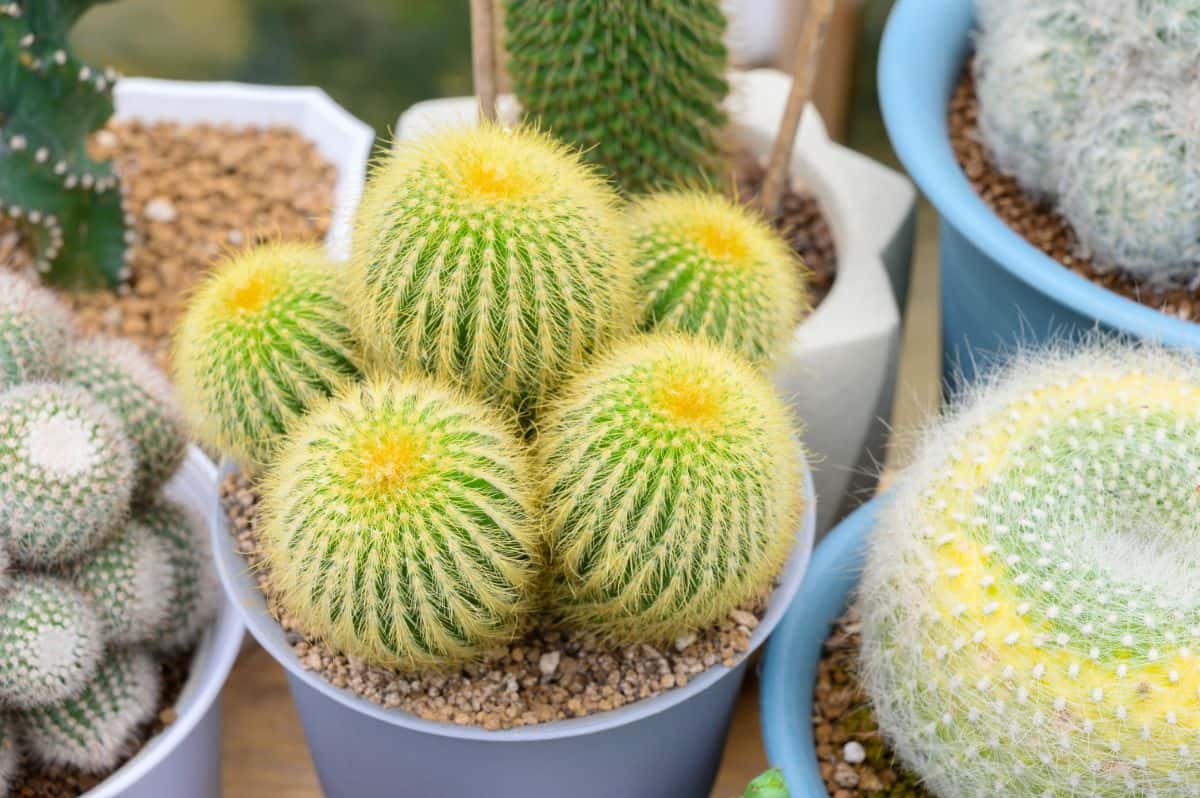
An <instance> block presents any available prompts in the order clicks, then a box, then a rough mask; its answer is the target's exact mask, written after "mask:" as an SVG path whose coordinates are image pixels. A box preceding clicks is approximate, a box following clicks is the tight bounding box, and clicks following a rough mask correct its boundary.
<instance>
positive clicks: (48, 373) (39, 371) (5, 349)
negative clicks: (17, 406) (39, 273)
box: [0, 268, 74, 391]
mask: <svg viewBox="0 0 1200 798" xmlns="http://www.w3.org/2000/svg"><path fill="white" fill-rule="evenodd" d="M73 334H74V328H73V325H72V323H71V317H70V315H69V314H68V313H67V310H66V308H64V307H63V306H62V305H61V304H59V302H58V300H57V299H55V298H54V296H53V295H52V294H51V293H50V292H49V291H46V290H45V289H43V288H39V287H38V286H36V285H34V284H33V283H32V282H30V281H29V280H26V279H25V278H23V277H18V276H17V275H15V274H13V273H12V272H10V271H7V270H6V269H3V268H0V391H3V390H6V389H8V388H12V387H15V386H17V385H20V384H22V383H25V382H34V381H39V380H49V379H54V378H56V377H57V376H58V369H59V366H60V365H61V363H62V356H63V353H64V352H66V351H67V349H68V348H69V346H70V341H71V337H72V336H73Z"/></svg>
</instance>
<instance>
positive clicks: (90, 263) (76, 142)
mask: <svg viewBox="0 0 1200 798" xmlns="http://www.w3.org/2000/svg"><path fill="white" fill-rule="evenodd" d="M95 2H96V0H69V1H68V0H17V1H16V2H13V0H9V2H7V3H0V208H7V212H8V215H9V216H10V217H11V218H13V219H18V220H21V221H22V222H24V223H27V226H28V228H29V230H30V232H31V234H32V236H33V239H34V241H35V243H36V245H37V249H38V267H39V269H40V270H42V271H44V272H46V276H47V278H48V279H50V280H51V281H53V282H55V283H57V284H59V285H63V286H68V287H86V288H96V287H101V286H109V287H113V286H116V285H118V284H119V283H120V282H121V281H123V280H125V279H127V278H128V276H129V271H128V267H127V265H126V264H127V257H128V256H127V252H126V229H125V213H124V211H123V210H122V207H121V204H122V197H121V190H120V187H119V186H118V185H117V178H116V176H115V175H114V174H113V170H112V165H111V164H109V163H107V162H99V161H96V160H93V159H92V157H91V156H90V155H89V154H88V149H87V137H88V134H90V133H91V132H93V131H95V130H97V129H99V128H100V127H102V126H103V125H104V123H105V122H106V121H107V120H108V118H109V117H110V116H112V112H113V103H112V89H113V83H114V81H115V80H116V74H115V73H114V72H112V71H111V70H109V71H105V72H101V71H99V70H95V69H93V68H91V67H89V66H88V65H87V64H84V63H83V62H81V61H80V60H79V59H77V58H76V57H75V56H73V55H71V53H70V52H69V50H68V49H67V36H68V31H69V30H70V28H71V26H72V24H74V22H75V20H76V19H77V18H78V16H79V15H80V14H82V13H83V12H84V11H85V10H86V9H87V8H88V7H89V6H91V5H94V4H95Z"/></svg>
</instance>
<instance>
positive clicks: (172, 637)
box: [134, 498, 217, 651]
mask: <svg viewBox="0 0 1200 798" xmlns="http://www.w3.org/2000/svg"><path fill="white" fill-rule="evenodd" d="M134 524H136V525H138V526H141V527H143V528H145V529H146V530H147V531H148V532H149V533H150V535H151V537H152V538H153V539H155V540H156V541H157V542H158V544H159V545H160V546H162V547H163V548H164V549H165V551H166V555H167V562H168V572H167V574H166V579H165V583H164V585H163V586H160V588H159V591H160V592H161V593H162V594H163V596H164V597H165V603H166V608H167V612H166V623H164V624H160V626H159V627H158V628H157V629H156V630H155V631H154V639H153V641H152V642H153V644H154V646H155V647H156V648H159V649H161V650H166V651H170V650H175V649H180V648H183V647H184V646H187V645H189V644H190V643H192V642H193V641H194V640H195V639H196V637H197V636H198V635H199V634H200V631H201V630H202V629H203V627H204V625H205V624H207V623H208V622H209V620H211V618H212V616H213V614H214V613H215V612H216V609H217V607H216V603H217V602H216V598H217V584H216V574H214V573H213V569H212V560H211V559H210V558H209V556H208V549H207V547H206V546H205V545H204V541H203V540H202V537H201V536H202V534H203V532H202V529H203V527H202V526H201V522H200V519H198V518H197V517H196V516H195V514H194V513H192V512H191V511H190V510H189V509H188V508H187V507H184V506H183V505H181V504H176V503H175V502H172V501H169V500H167V499H162V498H160V499H158V500H157V501H155V502H153V503H152V504H150V505H149V506H147V507H145V508H144V509H142V510H141V511H139V512H138V514H137V515H136V516H135V517H134Z"/></svg>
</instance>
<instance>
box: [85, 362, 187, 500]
mask: <svg viewBox="0 0 1200 798" xmlns="http://www.w3.org/2000/svg"><path fill="white" fill-rule="evenodd" d="M63 376H64V379H65V380H66V381H67V382H72V383H75V384H76V385H79V386H81V387H83V388H85V389H86V390H87V391H88V392H89V393H90V394H91V395H92V396H94V397H95V398H96V399H97V400H98V401H100V402H101V403H103V404H104V405H105V406H107V407H108V408H109V409H110V410H112V411H113V413H115V414H116V416H117V417H118V418H119V419H120V420H121V423H122V426H123V427H124V429H125V432H126V433H127V434H128V435H129V438H130V440H131V442H132V443H133V447H134V452H135V456H136V458H137V464H138V476H137V489H136V495H137V498H138V499H139V500H144V499H146V498H148V497H149V496H151V495H153V494H154V493H156V492H157V491H158V490H159V489H160V488H161V487H162V486H163V485H164V484H165V483H166V481H167V480H168V479H170V478H171V475H172V474H174V473H175V471H176V470H177V469H178V468H179V465H180V464H181V463H182V462H183V457H184V455H185V454H186V453H187V432H186V431H185V430H184V426H183V417H182V411H181V410H180V409H179V407H178V403H177V401H176V398H175V392H174V389H172V387H171V384H170V382H168V381H167V378H166V376H165V375H164V374H163V373H162V372H161V371H159V370H158V369H157V368H156V367H155V366H154V365H153V364H152V363H151V362H150V361H149V359H148V358H146V356H145V355H143V354H142V353H141V351H140V350H139V349H138V348H137V347H136V346H135V345H134V344H132V343H131V342H129V341H124V340H117V339H112V338H91V339H88V340H86V341H82V342H80V343H79V344H78V345H76V346H75V347H74V349H73V351H72V352H71V354H70V355H69V356H68V358H67V363H66V364H65V366H64V375H63Z"/></svg>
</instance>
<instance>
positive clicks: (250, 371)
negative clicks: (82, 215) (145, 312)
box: [174, 244, 363, 470]
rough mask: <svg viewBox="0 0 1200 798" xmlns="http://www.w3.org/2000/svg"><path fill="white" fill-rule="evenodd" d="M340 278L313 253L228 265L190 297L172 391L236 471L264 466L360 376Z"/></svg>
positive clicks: (311, 248) (264, 255)
mask: <svg viewBox="0 0 1200 798" xmlns="http://www.w3.org/2000/svg"><path fill="white" fill-rule="evenodd" d="M341 279H342V278H341V277H340V276H339V275H338V273H337V272H336V271H334V269H333V267H332V264H330V262H329V261H328V259H327V258H326V257H325V255H324V253H323V252H322V250H321V249H320V247H319V245H316V244H277V245H269V246H264V247H259V248H257V249H251V250H247V251H244V252H241V253H239V254H237V255H234V256H233V257H231V258H228V259H227V260H225V261H224V262H223V263H221V264H220V265H218V266H217V267H216V268H215V270H214V272H213V273H212V275H211V276H210V277H209V278H208V280H207V282H205V283H204V284H203V285H202V286H201V287H200V288H199V289H198V290H197V292H196V293H195V295H194V296H193V297H192V299H191V301H190V302H189V304H188V308H187V311H186V313H185V315H184V318H183V321H182V322H181V324H180V327H179V330H178V334H177V337H176V344H175V357H174V363H175V383H176V385H177V386H178V387H179V393H180V396H181V397H182V399H183V405H184V411H185V415H186V416H187V419H188V421H189V422H190V423H191V425H192V427H193V429H195V430H196V431H197V433H198V434H199V436H200V438H201V439H202V441H203V442H204V443H206V444H208V445H210V446H212V447H214V448H216V449H218V450H219V451H221V452H222V453H224V454H228V455H230V456H231V457H233V458H234V459H235V460H237V462H238V464H239V465H241V466H242V467H243V468H246V469H250V470H253V469H254V468H255V467H258V466H263V465H266V464H269V463H270V461H271V460H272V458H273V457H274V455H275V453H276V450H277V449H278V448H279V445H280V443H281V442H282V440H283V438H284V436H285V434H286V433H287V431H288V429H289V428H290V427H291V426H292V424H293V423H294V422H295V421H296V420H297V419H298V418H299V417H300V416H302V415H303V414H304V413H305V412H306V411H307V410H308V408H309V407H311V406H312V405H313V404H314V403H316V402H318V401H319V400H321V399H324V398H326V397H328V396H331V395H332V394H334V393H336V391H337V389H338V387H339V386H340V385H342V384H343V383H344V382H346V381H348V380H353V379H356V378H357V377H358V376H359V373H360V370H361V368H362V365H363V364H362V357H361V355H360V353H359V348H358V346H357V344H356V343H355V341H354V338H353V336H352V334H351V332H350V329H349V327H348V326H347V323H348V322H347V319H348V318H349V316H350V313H349V312H348V311H347V309H346V305H345V303H344V302H343V300H342V292H341V289H340V287H339V282H340V280H341Z"/></svg>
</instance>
